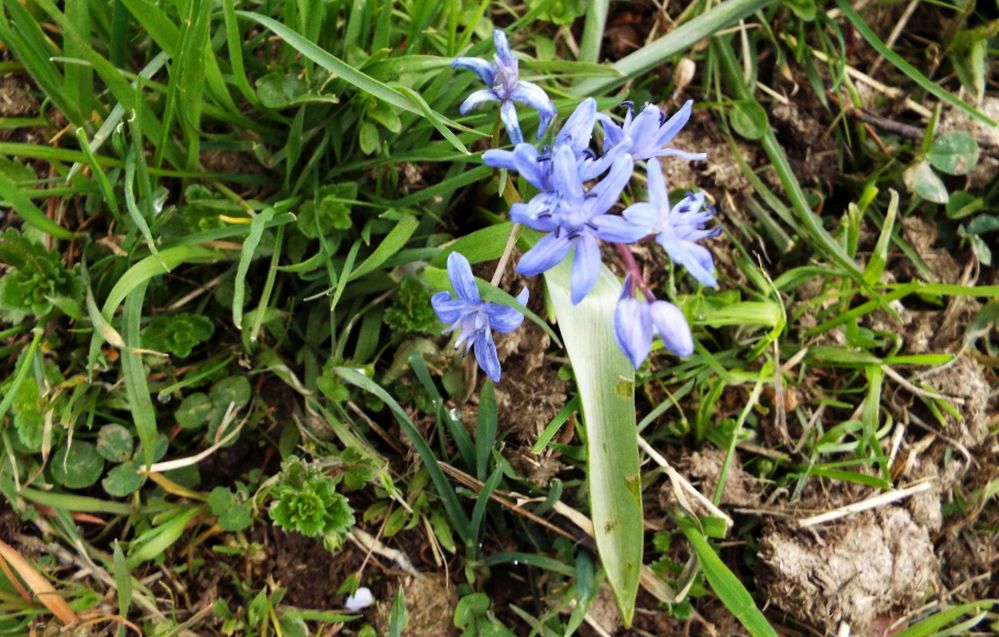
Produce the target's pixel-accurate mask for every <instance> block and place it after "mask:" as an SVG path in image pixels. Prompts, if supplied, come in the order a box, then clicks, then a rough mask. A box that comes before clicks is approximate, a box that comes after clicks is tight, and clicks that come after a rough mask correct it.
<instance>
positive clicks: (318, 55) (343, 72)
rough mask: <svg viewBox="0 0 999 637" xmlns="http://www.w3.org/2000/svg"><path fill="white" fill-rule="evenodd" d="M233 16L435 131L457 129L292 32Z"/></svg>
mask: <svg viewBox="0 0 999 637" xmlns="http://www.w3.org/2000/svg"><path fill="white" fill-rule="evenodd" d="M236 13H237V14H238V15H241V16H243V17H244V18H249V19H251V20H253V21H254V22H257V23H259V24H260V25H262V26H264V27H267V28H268V29H270V30H271V31H273V32H274V33H275V34H276V35H277V36H279V37H280V38H281V39H282V40H284V41H285V42H287V43H288V45H290V46H291V47H292V48H294V49H295V50H296V51H298V52H299V53H301V54H302V55H304V56H305V57H307V58H309V59H310V60H312V61H313V62H315V63H316V64H318V65H319V66H321V67H323V68H324V69H326V70H327V71H329V72H330V73H334V74H336V75H337V76H338V77H340V78H342V79H343V80H344V81H345V82H347V83H348V84H350V85H352V86H354V87H355V88H357V89H358V90H360V91H362V92H364V93H367V94H369V95H372V96H374V97H377V98H378V99H380V100H382V101H383V102H386V103H388V104H391V105H392V106H395V107H396V108H399V109H402V110H404V111H407V112H409V113H413V114H414V115H419V116H421V117H427V118H428V119H429V120H430V122H431V123H432V124H434V126H435V127H437V128H438V130H441V128H440V127H439V126H447V127H451V128H461V127H460V126H459V125H458V124H457V123H455V122H452V121H451V120H449V119H447V118H446V117H444V116H443V115H441V114H439V113H437V112H436V111H434V110H433V109H430V107H429V106H426V105H425V103H424V104H420V103H414V102H413V99H412V97H410V99H406V98H405V97H403V94H402V93H400V92H399V91H398V90H396V89H394V88H392V87H391V86H389V85H388V84H385V83H383V82H380V81H378V80H376V79H375V78H373V77H371V76H370V75H368V74H366V73H364V72H362V71H359V70H357V69H356V68H354V67H353V66H351V65H349V64H347V63H346V62H344V61H343V60H341V59H340V58H338V57H336V56H335V55H333V54H332V53H329V52H328V51H324V50H323V49H322V48H320V47H319V46H318V45H316V44H314V43H312V42H310V41H308V40H307V39H305V38H304V37H302V35H301V34H299V33H296V32H295V31H293V30H291V29H289V28H288V27H286V26H285V25H283V24H281V23H280V22H277V21H276V20H273V19H271V18H268V17H267V16H264V15H260V14H259V13H253V12H250V11H237V12H236ZM445 137H450V141H452V144H454V143H455V142H457V145H456V146H455V148H457V149H458V150H459V151H461V152H462V153H467V152H468V151H467V150H466V149H465V147H464V145H462V144H461V142H460V141H458V140H457V138H456V137H453V136H451V135H450V134H449V135H445Z"/></svg>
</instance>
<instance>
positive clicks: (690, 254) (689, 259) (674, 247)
mask: <svg viewBox="0 0 999 637" xmlns="http://www.w3.org/2000/svg"><path fill="white" fill-rule="evenodd" d="M658 240H659V243H660V245H662V247H663V249H664V250H666V254H668V255H669V258H670V259H671V260H672V261H673V263H676V264H677V265H682V266H683V267H684V268H686V269H687V272H689V273H690V276H692V277H694V278H695V279H697V280H698V281H700V282H701V284H702V285H706V286H708V287H709V288H716V287H718V282H717V281H716V280H715V277H714V274H713V271H714V269H715V266H714V260H713V259H712V257H711V253H710V252H708V249H707V248H705V247H703V246H699V245H697V244H696V243H694V242H692V241H682V240H678V239H663V238H662V235H660V236H659V238H658Z"/></svg>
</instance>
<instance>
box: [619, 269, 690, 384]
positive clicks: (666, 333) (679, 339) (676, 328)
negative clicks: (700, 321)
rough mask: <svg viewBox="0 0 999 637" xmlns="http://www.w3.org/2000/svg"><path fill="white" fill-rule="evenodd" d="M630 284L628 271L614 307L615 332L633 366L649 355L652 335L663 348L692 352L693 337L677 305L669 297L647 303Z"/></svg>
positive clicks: (687, 353)
mask: <svg viewBox="0 0 999 637" xmlns="http://www.w3.org/2000/svg"><path fill="white" fill-rule="evenodd" d="M632 288H633V285H632V281H631V275H630V274H629V275H628V276H626V277H625V279H624V289H623V290H622V292H621V298H620V299H619V300H618V302H617V307H616V308H615V309H614V336H615V337H617V343H618V345H620V347H621V349H622V350H624V353H625V354H626V355H627V356H628V359H629V360H630V361H631V364H632V365H634V366H635V369H638V368H639V367H641V366H642V362H643V361H645V359H646V358H647V357H648V355H649V350H651V349H652V338H653V336H659V338H660V339H662V342H663V345H665V346H666V349H668V350H669V351H671V352H673V353H674V354H676V355H677V356H681V357H683V356H690V355H691V354H692V353H693V352H694V339H693V337H692V336H691V334H690V326H689V325H687V319H686V317H684V315H683V312H681V311H680V308H678V307H677V306H675V305H673V304H672V303H669V302H668V301H653V302H651V303H650V302H649V301H648V300H647V299H645V298H635V296H634V292H633V289H632Z"/></svg>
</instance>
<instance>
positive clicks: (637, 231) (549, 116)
mask: <svg viewBox="0 0 999 637" xmlns="http://www.w3.org/2000/svg"><path fill="white" fill-rule="evenodd" d="M493 35H494V41H495V45H496V56H495V58H494V61H493V62H488V61H486V60H482V59H478V58H458V59H457V60H455V62H454V64H453V66H454V68H457V69H468V70H471V71H473V72H475V73H476V74H477V75H478V76H479V77H480V78H481V79H482V80H483V81H484V82H485V83H486V85H487V86H489V88H486V89H482V90H479V91H476V92H474V93H472V94H471V95H470V96H469V97H468V99H466V100H465V102H464V103H463V104H462V106H461V112H462V113H463V114H465V113H467V112H469V111H470V110H471V109H474V108H476V107H478V106H479V105H481V104H484V103H486V102H490V101H497V102H500V119H501V120H502V122H503V124H504V127H505V128H506V131H507V134H508V136H509V138H510V141H511V142H512V143H513V149H512V150H501V149H492V150H487V151H486V152H485V153H484V154H483V156H482V159H483V162H485V163H486V164H487V165H489V166H493V167H495V168H504V169H507V170H509V171H512V172H516V173H518V174H519V175H520V176H521V177H523V178H524V179H525V180H526V181H527V182H529V183H530V184H531V185H533V186H534V187H535V188H536V189H537V190H538V192H537V194H535V195H534V196H533V197H532V198H531V199H530V200H528V201H526V202H518V203H515V204H513V206H512V207H511V209H510V217H511V219H512V220H513V221H514V222H516V223H519V224H523V225H525V226H527V227H529V228H532V229H534V230H537V231H538V232H542V233H544V234H543V235H542V237H541V238H540V239H539V240H538V242H537V243H536V244H535V245H534V247H532V248H531V249H530V250H528V251H527V252H526V253H525V254H524V255H523V256H522V257H521V259H520V261H519V263H518V264H517V268H516V269H517V272H519V273H520V274H522V275H525V276H535V275H538V274H542V273H543V272H546V271H547V270H549V269H551V268H553V267H554V266H556V265H558V264H559V263H561V262H562V261H563V260H564V259H566V258H569V256H570V255H572V256H571V258H572V265H571V268H570V278H569V281H570V297H571V299H572V302H573V303H579V302H580V301H582V300H583V298H585V297H586V295H587V294H588V293H589V292H590V291H591V290H592V289H593V286H594V285H595V284H596V282H597V278H598V276H599V274H600V268H601V253H600V244H601V242H609V243H613V244H616V247H618V249H619V250H621V251H622V254H623V255H624V256H625V257H626V261H630V266H631V267H630V268H629V273H628V275H627V276H626V277H625V281H624V284H623V286H622V292H621V297H620V299H619V300H618V304H617V307H616V309H615V312H614V331H615V336H616V338H617V342H618V344H619V345H620V347H621V349H622V350H623V351H624V353H625V354H626V355H627V356H628V358H629V360H630V361H631V362H632V364H633V365H634V366H635V368H636V369H637V368H638V367H640V366H641V364H642V362H643V361H644V360H645V359H646V357H647V356H648V354H649V351H650V349H651V346H652V339H653V337H654V336H655V335H658V336H659V338H660V339H661V340H662V342H663V344H664V345H665V346H666V348H667V349H668V350H670V351H671V352H673V353H674V354H676V355H678V356H688V355H690V354H691V353H693V350H694V343H693V338H692V336H691V333H690V327H689V325H688V324H687V321H686V319H685V318H684V316H683V313H682V312H681V311H680V309H679V308H678V307H676V306H675V305H673V304H672V303H669V302H668V301H663V300H656V299H655V297H654V295H653V294H652V292H651V291H650V290H649V287H648V286H647V285H646V284H645V282H644V281H643V280H642V279H641V273H640V272H639V270H638V268H637V266H636V265H635V264H634V260H633V257H632V256H631V252H630V251H629V249H628V248H627V247H626V246H627V244H632V243H636V242H638V241H640V240H642V239H645V238H646V237H651V238H653V239H654V240H655V241H656V243H658V244H659V245H660V246H662V248H663V250H664V251H665V252H666V254H667V255H668V256H669V258H670V259H671V260H672V261H673V263H674V264H677V265H681V266H683V267H684V268H685V269H686V270H687V272H689V273H690V275H691V276H693V277H694V278H695V279H696V280H697V281H699V282H700V283H701V284H703V285H706V286H709V287H717V281H716V279H715V276H714V263H713V260H712V257H711V253H710V252H709V251H708V250H707V249H706V248H705V247H704V246H701V245H699V244H698V243H697V241H698V240H700V239H705V238H710V237H714V236H717V235H718V234H719V233H720V232H721V228H720V227H718V226H715V227H712V228H708V227H706V224H707V223H708V222H709V221H710V220H711V218H712V217H713V216H714V209H713V208H712V207H711V206H710V205H707V204H706V203H705V197H704V193H687V195H686V196H685V197H683V198H682V199H680V201H678V202H675V203H673V202H671V201H670V199H669V193H668V190H667V186H666V181H665V179H664V178H663V173H662V167H661V166H660V164H659V160H660V158H667V157H675V158H679V159H682V160H687V161H693V160H703V159H705V155H704V154H703V153H692V152H687V151H683V150H679V149H675V148H672V147H671V146H670V143H671V142H672V141H673V139H674V138H675V137H676V135H677V134H678V133H679V132H680V130H681V129H682V128H683V127H684V125H685V124H686V123H687V121H688V120H689V119H690V115H691V109H692V104H693V103H692V101H687V102H686V103H685V104H684V105H683V106H682V107H681V108H680V109H679V110H678V111H677V112H676V113H674V114H673V115H672V116H669V117H667V116H666V114H665V113H663V111H662V110H661V109H660V108H659V107H658V106H656V105H654V104H649V105H646V106H645V107H644V108H643V109H642V110H641V112H639V113H638V114H637V115H635V114H634V110H633V107H632V106H631V105H630V104H627V113H626V115H625V117H624V119H623V121H622V122H621V123H620V124H619V123H618V122H616V121H615V120H613V119H612V118H611V117H610V116H608V115H606V114H603V113H599V112H597V105H596V101H595V100H593V99H592V98H589V99H585V100H583V101H582V102H580V104H579V105H578V106H577V107H576V110H575V111H574V112H573V113H572V115H570V116H569V118H568V119H567V120H566V121H565V123H564V124H563V125H562V127H561V129H560V130H559V131H558V133H557V134H555V136H554V142H553V143H552V144H551V145H549V146H542V147H540V148H539V147H537V146H535V145H534V144H531V143H528V142H525V141H524V140H523V135H522V133H521V131H520V124H519V120H518V116H517V108H516V104H518V103H519V104H523V105H526V106H528V107H530V108H533V109H535V110H537V111H538V115H539V122H540V123H539V128H538V134H537V139H538V140H540V139H542V138H543V137H544V134H545V132H546V130H547V128H548V126H549V125H550V124H551V123H552V121H554V119H555V116H556V109H555V105H554V104H553V103H552V101H551V99H550V98H549V97H548V95H547V94H546V93H545V92H544V90H543V89H541V88H540V87H539V86H537V85H536V84H532V83H530V82H525V81H522V80H520V79H519V71H518V66H517V59H516V58H515V57H513V54H512V52H511V51H510V47H509V44H508V42H507V39H506V36H505V35H504V34H503V32H502V31H499V30H497V31H495V32H494V34H493ZM597 123H599V124H600V127H601V129H602V133H603V143H602V147H601V149H600V152H599V153H597V152H595V151H594V149H593V145H592V141H593V131H594V127H595V126H596V124H597ZM636 162H645V168H646V172H647V175H648V201H642V202H637V203H634V204H632V205H630V206H629V207H627V208H626V209H625V210H624V211H623V213H621V214H614V213H613V210H614V208H615V206H616V205H617V204H618V202H619V201H620V198H621V194H622V193H623V192H624V189H625V187H626V186H627V185H628V184H629V182H630V181H631V179H632V174H633V172H634V169H635V164H636ZM448 273H449V276H450V278H451V283H452V286H453V287H454V289H455V292H456V293H457V295H458V296H457V298H455V297H452V296H451V294H450V293H448V292H439V293H437V294H436V295H434V297H433V299H432V302H433V307H434V309H435V310H436V311H437V314H438V316H439V317H440V319H441V321H442V322H444V323H447V324H450V328H449V331H451V330H455V329H457V330H459V331H460V337H459V339H458V343H459V345H458V346H460V344H461V343H466V346H465V351H466V352H467V351H468V349H469V348H470V347H474V351H475V356H476V359H477V360H478V362H479V366H480V367H481V368H482V370H483V371H484V372H486V374H487V375H488V376H489V377H490V378H492V379H493V380H494V381H499V378H500V365H499V360H498V359H497V357H496V347H495V345H494V343H493V340H492V330H493V329H495V330H496V331H499V332H509V331H512V330H514V329H516V328H517V327H518V326H519V325H520V323H521V321H522V320H523V316H522V315H521V314H520V313H519V312H518V311H517V310H514V309H513V308H509V307H505V306H499V305H496V304H493V303H489V302H483V301H482V300H481V298H480V296H479V293H478V290H477V289H476V287H475V280H474V277H472V273H471V268H470V267H469V265H468V261H467V259H465V257H464V256H462V255H460V254H457V253H452V254H451V255H450V256H449V258H448ZM517 300H518V302H520V303H521V304H522V305H523V304H524V303H525V302H526V301H527V290H526V289H525V290H524V291H523V292H521V295H520V296H518V298H517Z"/></svg>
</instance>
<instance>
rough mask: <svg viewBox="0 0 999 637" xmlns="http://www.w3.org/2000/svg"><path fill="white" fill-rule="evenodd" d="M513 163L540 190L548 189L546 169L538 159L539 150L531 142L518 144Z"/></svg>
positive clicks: (514, 150) (514, 151)
mask: <svg viewBox="0 0 999 637" xmlns="http://www.w3.org/2000/svg"><path fill="white" fill-rule="evenodd" d="M513 164H514V166H515V167H516V170H517V172H518V173H520V174H521V175H522V176H523V177H524V179H526V180H527V181H528V182H530V184H531V185H532V186H534V187H535V188H537V189H538V190H547V188H546V185H548V184H546V182H547V181H548V180H547V179H546V178H545V170H544V168H543V167H542V165H541V162H540V161H539V160H538V150H537V149H536V148H535V147H534V146H532V145H531V144H517V147H516V148H514V149H513Z"/></svg>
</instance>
